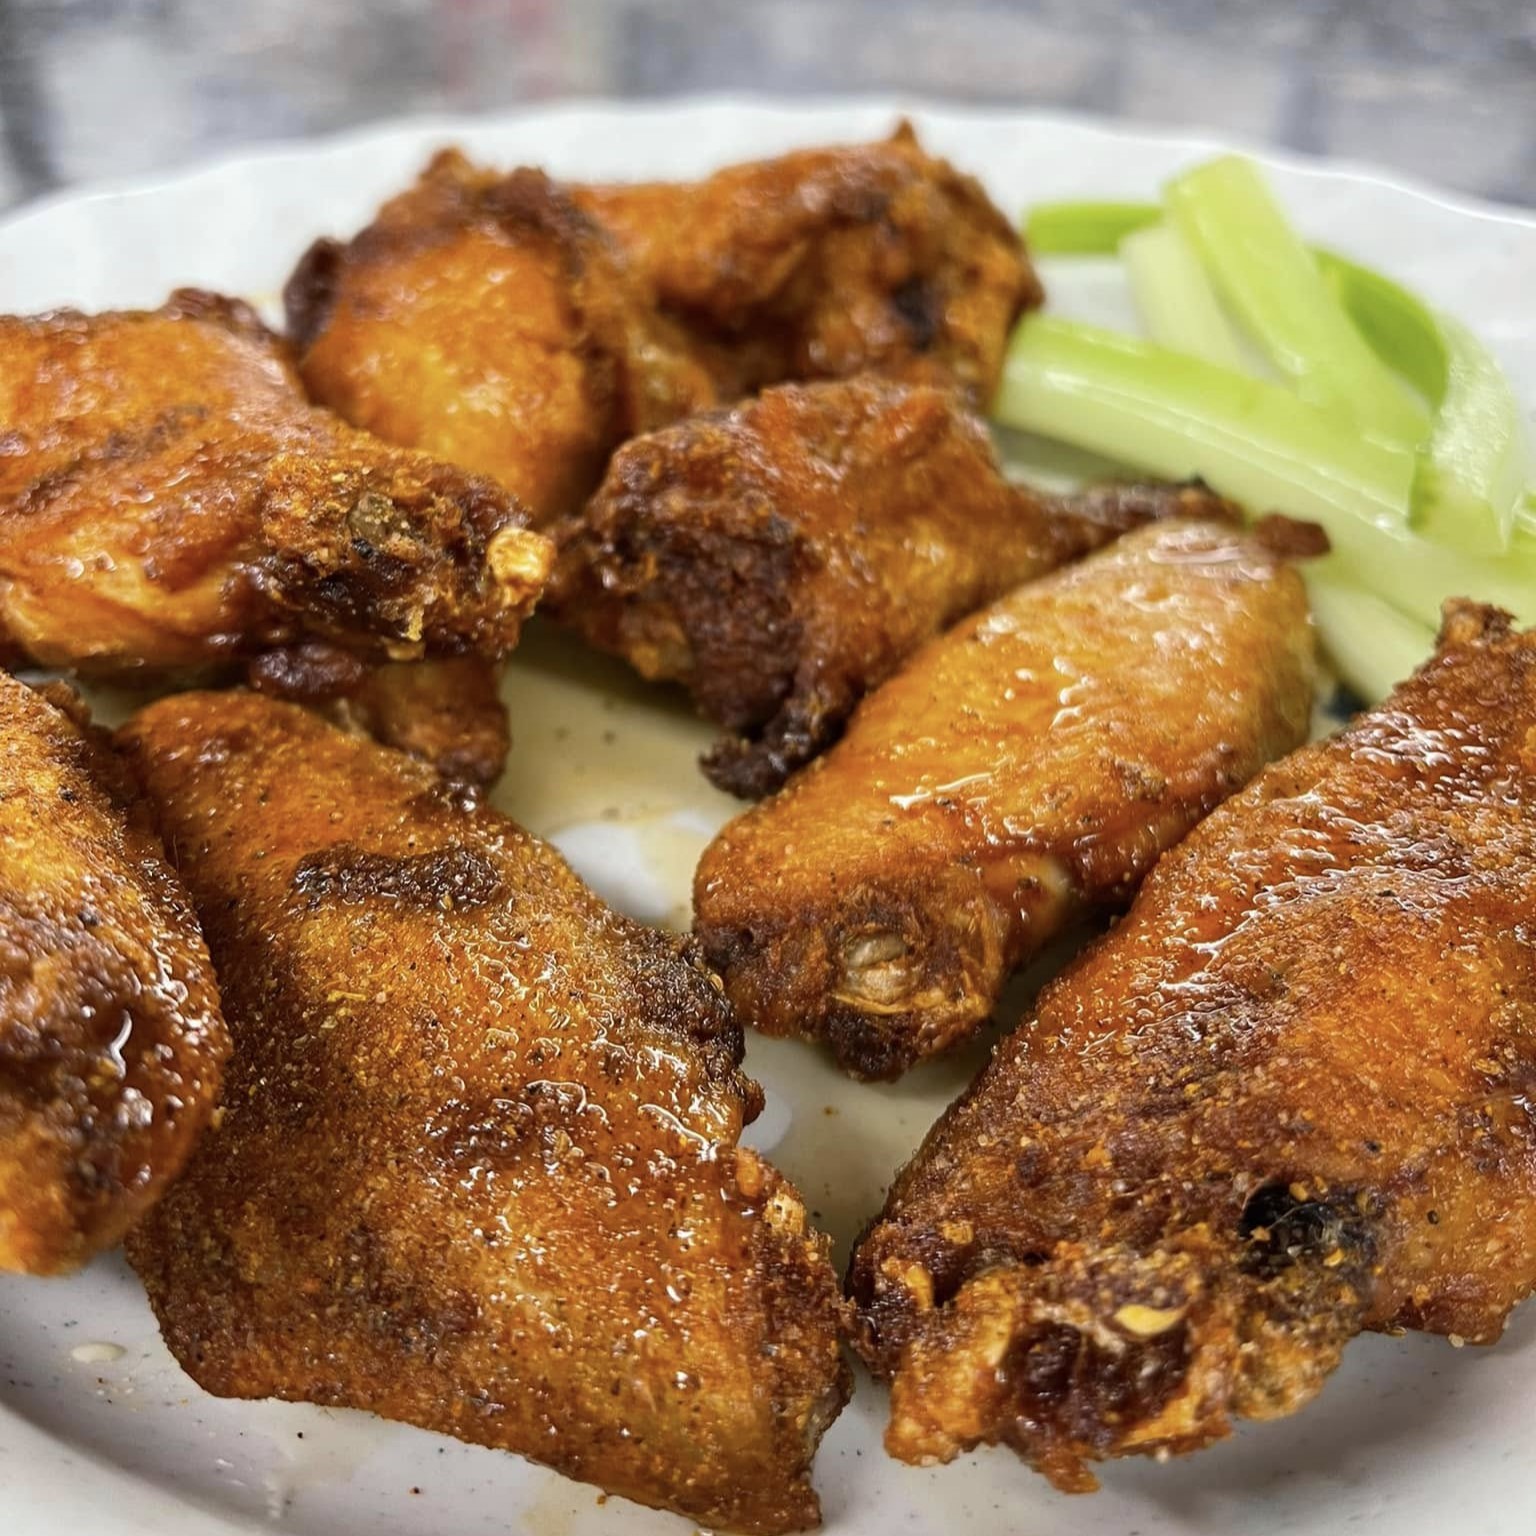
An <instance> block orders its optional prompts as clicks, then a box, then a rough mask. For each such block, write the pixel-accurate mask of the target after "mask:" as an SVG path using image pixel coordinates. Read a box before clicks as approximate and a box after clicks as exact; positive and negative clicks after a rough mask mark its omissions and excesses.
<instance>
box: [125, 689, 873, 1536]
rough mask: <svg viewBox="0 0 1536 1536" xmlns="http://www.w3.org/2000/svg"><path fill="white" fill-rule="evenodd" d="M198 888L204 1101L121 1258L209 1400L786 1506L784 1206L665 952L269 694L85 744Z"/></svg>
mask: <svg viewBox="0 0 1536 1536" xmlns="http://www.w3.org/2000/svg"><path fill="white" fill-rule="evenodd" d="M120 740H121V741H122V743H123V745H124V746H125V748H126V749H127V751H128V753H129V755H130V757H131V759H132V761H133V763H134V764H135V766H136V767H137V769H138V770H139V772H140V774H141V776H142V778H143V780H144V781H145V783H146V785H147V788H148V793H149V795H150V797H151V799H152V801H153V803H154V805H155V807H156V811H157V814H158V816H159V819H160V823H161V826H162V829H163V831H164V834H165V836H166V838H167V840H168V843H169V845H170V846H171V847H173V848H174V850H175V852H176V857H177V862H178V866H179V868H180V870H181V873H182V875H183V877H184V879H185V880H186V881H187V884H188V887H189V888H190V890H191V892H192V895H193V899H194V900H195V901H196V903H197V905H198V909H199V911H200V912H201V914H202V918H203V922H204V926H205V931H206V932H207V935H208V942H209V947H210V949H211V950H212V952H213V954H214V957H215V960H216V961H217V963H218V966H219V971H220V976H221V978H222V981H223V985H224V997H225V1007H226V1010H227V1012H228V1015H229V1018H230V1021H231V1027H232V1030H233V1034H234V1037H235V1055H234V1059H233V1063H232V1068H231V1079H230V1084H229V1090H228V1093H227V1095H226V1102H227V1108H226V1110H225V1112H224V1115H223V1117H222V1120H221V1123H220V1124H219V1126H218V1128H217V1129H216V1130H214V1131H212V1132H211V1133H210V1134H209V1136H208V1137H207V1138H206V1139H205V1141H204V1142H203V1145H202V1148H201V1149H200V1151H199V1153H198V1155H197V1157H196V1158H195V1159H194V1161H193V1162H192V1164H191V1166H190V1167H189V1168H188V1170H187V1172H186V1174H185V1175H184V1177H183V1178H182V1180H181V1182H180V1183H179V1184H178V1185H177V1186H176V1188H175V1190H174V1191H173V1192H172V1194H171V1196H170V1198H169V1199H168V1201H167V1202H165V1203H164V1204H162V1206H161V1207H160V1208H159V1210H158V1211H157V1212H156V1213H155V1215H154V1216H153V1217H152V1218H151V1220H150V1221H149V1222H148V1223H147V1224H145V1225H144V1226H142V1227H141V1228H140V1229H139V1231H138V1232H137V1233H136V1234H135V1236H134V1239H133V1242H132V1246H131V1248H130V1258H131V1260H132V1262H133V1264H134V1266H135V1267H136V1269H137V1270H138V1272H139V1274H140V1275H141V1276H142V1277H143V1279H144V1282H145V1285H146V1286H147V1288H148V1290H149V1295H150V1300H151V1302H152V1303H153V1305H154V1308H155V1311H156V1314H157V1316H158V1317H159V1320H160V1324H161V1327H162V1329H163V1331H164V1334H165V1337H166V1341H167V1342H168V1344H169V1345H170V1347H171V1349H172V1351H173V1352H174V1353H175V1355H176V1357H177V1358H178V1359H179V1360H180V1361H181V1362H182V1364H183V1365H184V1366H185V1367H186V1369H187V1370H188V1371H189V1372H190V1373H191V1374H192V1375H193V1376H194V1377H195V1378H196V1379H197V1380H198V1382H200V1383H201V1384H202V1385H203V1386H204V1387H206V1388H207V1389H208V1390H209V1391H211V1392H214V1393H218V1394H221V1395H227V1396H238V1397H266V1396H277V1397H284V1398H290V1399H304V1400H309V1401H313V1402H317V1403H322V1404H329V1405H345V1406H349V1407H358V1408H366V1409H371V1410H373V1411H374V1412H377V1413H381V1414H384V1415H386V1416H388V1417H391V1418H397V1419H403V1420H405V1421H407V1422H410V1423H414V1424H419V1425H423V1426H426V1427H428V1428H431V1429H436V1430H443V1431H446V1432H448V1433H450V1434H455V1435H458V1436H460V1437H461V1438H463V1439H466V1440H471V1441H476V1442H479V1443H482V1444H485V1445H490V1446H496V1447H500V1448H502V1449H505V1450H511V1451H517V1452H520V1453H522V1454H524V1455H527V1456H531V1457H534V1458H536V1459H537V1460H539V1461H542V1462H545V1463H547V1464H548V1465H550V1466H553V1467H556V1468H558V1469H559V1470H561V1471H563V1472H565V1473H567V1474H569V1475H571V1476H573V1477H578V1478H582V1479H584V1480H586V1481H589V1482H594V1483H597V1484H599V1485H600V1486H602V1487H603V1488H606V1489H609V1490H610V1491H613V1492H616V1493H622V1494H624V1495H626V1496H628V1497H630V1498H633V1499H637V1500H639V1501H641V1502H642V1503H647V1504H654V1505H659V1506H664V1507H667V1508H671V1509H675V1510H678V1511H681V1512H682V1513H684V1514H686V1515H689V1516H690V1517H692V1518H693V1519H694V1520H696V1521H699V1522H701V1523H703V1524H706V1525H710V1526H720V1527H724V1528H726V1529H730V1530H742V1531H762V1532H772V1531H787V1530H795V1529H799V1528H802V1527H805V1526H809V1525H812V1524H814V1523H815V1521H816V1519H817V1514H818V1506H817V1500H816V1496H815V1494H814V1492H813V1491H812V1489H811V1486H810V1481H809V1470H810V1464H811V1458H812V1455H813V1453H814V1451H815V1447H816V1443H817V1441H818V1439H819V1438H820V1435H821V1432H822V1430H823V1429H824V1428H825V1426H826V1425H827V1424H828V1423H829V1422H830V1420H831V1419H832V1418H833V1416H834V1415H835V1414H836V1412H837V1410H838V1408H839V1407H840V1405H841V1403H842V1401H843V1399H844V1397H845V1395H846V1391H847V1378H846V1367H845V1366H844V1364H843V1363H842V1361H841V1358H840V1356H839V1350H838V1339H837V1333H838V1324H839V1320H840V1308H841V1301H840V1298H839V1296H838V1288H837V1283H836V1278H835V1276H834V1275H833V1273H832V1271H831V1268H830V1265H829V1263H828V1259H827V1245H826V1241H825V1239H823V1238H822V1237H820V1236H819V1235H817V1234H816V1233H814V1232H813V1231H811V1230H810V1229H809V1228H808V1226H807V1223H806V1214H805V1210H804V1208H803V1206H802V1204H801V1202H800V1199H799V1197H798V1196H797V1195H796V1193H795V1192H794V1190H793V1189H791V1188H790V1186H789V1185H788V1184H787V1183H786V1182H785V1181H784V1180H783V1179H782V1178H781V1177H780V1175H779V1174H778V1173H777V1172H776V1171H775V1170H774V1169H773V1168H772V1167H770V1166H769V1165H768V1164H767V1163H765V1162H764V1161H762V1160H761V1159H760V1158H759V1157H757V1156H756V1155H755V1154H754V1153H752V1152H750V1151H748V1150H746V1149H744V1148H739V1147H738V1146H737V1145H736V1140H737V1136H738V1135H739V1133H740V1131H741V1128H742V1125H743V1123H744V1122H745V1121H746V1120H748V1119H750V1118H751V1116H752V1114H753V1113H754V1112H755V1111H756V1109H757V1107H758V1105H759V1103H760V1095H759V1092H758V1090H757V1088H756V1086H755V1085H754V1084H753V1083H751V1082H750V1080H748V1079H746V1078H744V1077H743V1076H742V1075H741V1074H740V1072H739V1070H738V1065H737V1064H738V1062H739V1059H740V1053H741V1036H740V1031H739V1030H738V1028H737V1027H736V1025H735V1024H734V1022H733V1021H732V1018H731V1015H730V1012H729V1009H728V1008H727V1006H726V1004H725V1003H724V1001H723V1000H722V998H721V997H720V995H719V992H718V989H717V987H716V985H715V983H714V981H713V979H712V978H711V976H710V975H709V974H708V972H706V971H705V970H704V969H703V968H702V966H701V965H699V964H698V963H697V961H696V960H695V959H694V958H693V956H692V953H691V951H690V949H689V947H688V945H687V944H686V942H685V941H679V940H676V939H671V938H667V937H665V936H663V935H662V934H660V933H657V932H654V931H652V930H650V929H646V928H642V927H640V926H639V925H637V924H634V923H631V922H629V921H627V920H626V919H624V918H621V917H619V916H617V915H616V914H615V913H613V912H611V911H609V910H608V909H607V908H606V907H604V906H603V905H602V903H601V902H600V901H599V900H598V899H597V898H596V897H595V896H594V895H592V893H591V892H590V891H588V890H587V889H586V887H585V886H583V885H582V884H581V883H580V882H579V881H578V880H577V879H576V877H575V876H574V875H572V874H571V872H570V870H569V869H567V867H566V866H565V864H564V863H563V862H562V861H561V860H560V858H559V857H558V856H557V855H556V854H555V853H554V852H553V851H552V850H551V849H550V848H548V847H547V846H546V845H545V844H543V843H541V842H539V841H538V840H537V839H535V838H533V837H531V836H530V835H528V834H527V833H526V832H524V831H522V829H521V828H519V827H518V826H516V825H515V824H514V823H513V822H511V821H508V820H507V819H506V818H504V817H502V816H500V815H498V814H496V813H495V812H493V811H491V810H489V809H486V808H484V807H480V806H477V805H475V804H474V803H472V802H471V801H467V800H465V799H464V798H463V797H462V796H458V795H456V794H455V792H454V791H452V790H451V789H448V788H445V787H444V786H443V784H442V782H441V781H440V780H438V779H436V778H435V777H434V776H433V775H432V773H431V772H430V771H429V770H428V769H426V768H425V767H422V766H420V765H418V764H416V763H414V762H412V761H411V760H410V759H409V758H406V757H404V756H402V755H400V754H398V753H394V752H390V751H387V750H385V749H384V748H381V747H379V746H376V745H375V744H374V743H372V742H370V741H368V740H366V739H365V738H363V737H360V736H355V735H349V734H347V733H345V732H342V731H340V730H337V729H336V728H334V727H332V726H329V725H327V724H326V723H324V722H323V721H321V720H320V719H319V718H318V717H317V716H315V715H313V714H311V713H309V712H308V711H305V710H303V709H300V708H299V707H297V706H294V705H290V704H285V703H279V702H275V701H272V700H268V699H264V698H262V697H260V696H259V695H255V694H246V693H221V694H183V695H180V696H177V697H172V698H168V699H165V700H162V701H160V702H159V703H157V704H154V705H152V706H150V707H149V708H148V709H146V710H144V711H142V712H141V713H140V714H139V715H137V716H136V717H134V719H133V720H131V721H130V722H129V724H128V725H127V726H126V727H125V728H124V731H123V733H122V735H121V737H120Z"/></svg>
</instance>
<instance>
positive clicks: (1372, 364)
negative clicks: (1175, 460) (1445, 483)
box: [1165, 155, 1429, 515]
mask: <svg viewBox="0 0 1536 1536" xmlns="http://www.w3.org/2000/svg"><path fill="white" fill-rule="evenodd" d="M1165 200H1166V204H1167V208H1168V212H1169V215H1170V217H1171V218H1172V219H1173V221H1174V223H1175V224H1176V225H1177V226H1178V228H1179V229H1180V230H1182V231H1183V233H1184V235H1185V237H1186V238H1187V239H1188V240H1189V242H1190V244H1191V245H1192V246H1193V247H1194V249H1195V251H1196V252H1197V253H1198V255H1199V256H1200V259H1201V260H1202V261H1203V262H1204V263H1205V265H1206V267H1207V269H1208V270H1209V272H1210V274H1211V277H1212V279H1213V280H1214V281H1215V283H1216V286H1217V289H1218V290H1219V291H1220V292H1221V294H1222V296H1223V297H1224V298H1225V299H1226V301H1227V303H1228V305H1229V306H1230V307H1231V309H1232V311H1233V313H1234V314H1235V315H1236V316H1237V318H1238V320H1239V321H1240V322H1241V323H1242V324H1243V325H1244V326H1246V327H1247V329H1248V330H1249V331H1251V332H1252V334H1253V337H1254V340H1255V341H1257V342H1258V343H1259V345H1260V346H1261V347H1262V348H1263V349H1264V350H1265V352H1266V353H1268V355H1269V356H1270V358H1271V359H1272V360H1273V362H1274V364H1275V366H1276V367H1277V368H1278V369H1279V370H1280V371H1281V373H1282V374H1284V375H1285V376H1287V377H1288V378H1290V379H1292V380H1294V381H1295V385H1296V390H1297V393H1298V394H1299V395H1300V396H1301V398H1302V399H1303V400H1305V401H1307V402H1308V403H1309V404H1312V405H1316V406H1319V407H1320V408H1322V409H1323V410H1326V411H1329V412H1337V413H1341V414H1343V415H1344V416H1345V417H1347V418H1348V419H1350V420H1353V421H1355V422H1357V423H1358V424H1359V426H1360V428H1361V429H1362V430H1363V431H1365V432H1368V433H1371V434H1373V435H1375V436H1377V437H1379V438H1382V439H1384V440H1385V441H1387V442H1391V443H1399V444H1403V445H1406V446H1408V447H1417V446H1418V445H1419V444H1420V443H1422V442H1423V441H1425V440H1426V439H1427V438H1428V436H1429V421H1428V417H1427V415H1426V413H1425V412H1424V410H1423V408H1422V407H1421V406H1420V405H1418V404H1417V403H1416V402H1415V401H1414V400H1413V398H1412V397H1411V396H1410V395H1409V393H1408V391H1407V390H1405V389H1404V388H1403V386H1402V384H1401V383H1400V382H1399V381H1398V378H1397V376H1396V375H1395V374H1394V373H1393V372H1392V371H1391V370H1390V369H1388V368H1387V367H1385V366H1384V365H1383V364H1382V362H1381V361H1380V359H1379V358H1378V357H1377V356H1376V354H1375V353H1374V352H1373V351H1372V350H1371V349H1370V347H1369V346H1368V345H1367V344H1366V342H1365V341H1364V339H1363V338H1362V337H1361V335H1360V333H1359V332H1358V331H1357V330H1356V329H1355V327H1354V324H1353V322H1352V321H1351V320H1350V318H1349V316H1348V315H1347V314H1346V313H1345V312H1344V310H1343V309H1342V308H1341V307H1340V305H1339V304H1338V302H1337V301H1336V300H1335V299H1334V297H1333V295H1332V294H1331V293H1330V292H1329V289H1328V286H1327V284H1326V283H1324V281H1323V279H1322V276H1321V274H1320V273H1319V271H1318V268H1317V262H1316V261H1315V260H1314V259H1313V256H1312V253H1311V252H1310V251H1309V250H1308V249H1307V247H1306V246H1305V245H1303V244H1302V242H1301V241H1300V239H1298V238H1297V236H1296V234H1295V232H1294V231H1293V230H1292V228H1291V226H1290V224H1289V223H1288V222H1287V220H1286V217H1285V215H1284V213H1283V212H1282V211H1281V209H1280V207H1279V205H1278V204H1277V203H1276V202H1275V200H1274V198H1273V197H1272V196H1271V195H1270V191H1269V188H1268V186H1267V185H1266V184H1265V181H1264V177H1263V175H1262V173H1261V172H1260V171H1259V168H1258V167H1257V166H1256V165H1254V164H1253V163H1252V162H1251V161H1247V160H1243V159H1241V158H1239V157H1237V156H1234V155H1228V156H1224V157H1222V158H1221V159H1219V160H1212V161H1209V162H1208V163H1207V164H1205V165H1201V166H1197V167H1196V168H1195V169H1194V170H1192V171H1186V172H1185V173H1184V174H1183V175H1182V176H1179V177H1176V178H1175V179H1174V180H1173V181H1172V182H1170V183H1169V185H1168V187H1167V188H1166V191H1165ZM1406 512H1407V507H1406V504H1405V506H1404V513H1405V515H1406Z"/></svg>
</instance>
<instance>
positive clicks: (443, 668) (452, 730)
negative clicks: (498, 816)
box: [333, 656, 512, 786]
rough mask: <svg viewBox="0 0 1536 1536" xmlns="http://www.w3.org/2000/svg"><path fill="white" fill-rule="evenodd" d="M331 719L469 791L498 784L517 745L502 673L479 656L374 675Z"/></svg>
mask: <svg viewBox="0 0 1536 1536" xmlns="http://www.w3.org/2000/svg"><path fill="white" fill-rule="evenodd" d="M333 718H335V719H336V720H337V721H338V723H340V724H343V725H349V726H352V727H354V728H355V729H358V730H362V731H365V732H367V734H368V735H370V736H372V737H373V738H374V740H375V741H382V742H383V743H384V744H385V745H386V746H391V747H397V748H399V749H400V750H401V751H402V752H409V753H410V754H411V756H412V757H419V758H420V759H421V760H422V761H423V762H427V763H431V764H432V766H433V767H434V768H436V769H437V771H438V772H439V773H440V774H442V775H443V777H444V778H448V779H453V780H455V781H456V782H459V783H464V784H478V785H482V786H483V785H489V784H493V783H495V781H496V780H497V779H499V778H500V777H501V770H502V769H503V768H504V767H505V766H506V762H507V752H508V750H509V749H510V747H511V745H512V737H511V731H510V728H509V726H508V723H507V706H506V705H505V704H504V703H503V702H502V698H501V669H500V668H498V667H496V666H494V665H493V664H492V663H490V662H487V661H482V660H481V659H480V658H479V657H478V656H455V657H453V658H452V659H450V660H448V661H416V662H404V663H399V664H397V665H394V666H383V667H375V668H373V669H372V670H371V671H370V672H368V674H367V675H366V676H365V677H364V678H363V680H362V682H361V683H360V684H359V686H358V688H357V690H356V691H355V692H354V693H351V694H349V695H348V696H347V697H346V698H344V699H341V700H339V701H338V703H337V705H336V706H335V711H334V715H333Z"/></svg>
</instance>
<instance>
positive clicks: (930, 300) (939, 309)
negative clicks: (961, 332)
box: [891, 277, 944, 352]
mask: <svg viewBox="0 0 1536 1536" xmlns="http://www.w3.org/2000/svg"><path fill="white" fill-rule="evenodd" d="M891 307H892V308H893V309H894V310H895V311H896V313H897V314H898V315H900V316H901V319H902V322H903V323H904V324H905V325H906V327H907V334H908V336H909V337H910V339H911V342H912V348H913V350H914V351H916V352H926V351H928V350H929V349H930V348H931V347H932V346H933V344H934V342H936V341H937V340H938V338H939V331H940V329H941V328H942V326H943V323H944V300H943V297H942V295H941V294H940V293H939V291H938V289H937V288H936V287H935V286H934V285H933V284H932V283H931V282H929V281H927V280H926V279H925V278H922V277H909V278H908V279H907V280H906V282H904V283H902V284H901V286H900V287H898V288H897V289H895V290H894V291H893V292H892V294H891Z"/></svg>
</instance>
